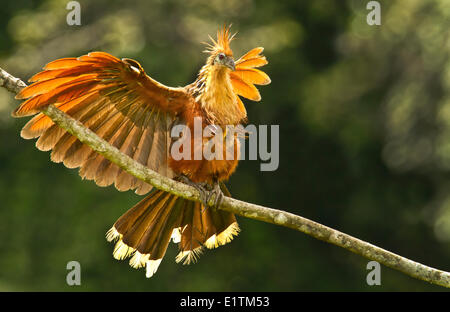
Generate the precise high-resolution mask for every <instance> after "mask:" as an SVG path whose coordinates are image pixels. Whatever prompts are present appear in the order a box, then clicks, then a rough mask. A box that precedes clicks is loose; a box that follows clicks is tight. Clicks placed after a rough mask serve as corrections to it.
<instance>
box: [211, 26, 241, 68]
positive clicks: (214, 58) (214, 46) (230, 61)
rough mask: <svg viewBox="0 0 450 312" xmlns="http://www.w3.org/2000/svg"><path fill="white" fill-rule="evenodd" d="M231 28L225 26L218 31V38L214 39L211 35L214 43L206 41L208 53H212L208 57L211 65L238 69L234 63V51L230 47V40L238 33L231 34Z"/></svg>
mask: <svg viewBox="0 0 450 312" xmlns="http://www.w3.org/2000/svg"><path fill="white" fill-rule="evenodd" d="M230 28H231V25H230V26H229V27H226V26H223V28H222V29H219V30H218V31H217V40H214V39H213V38H211V36H210V37H209V38H210V39H211V41H212V43H206V45H207V49H206V50H205V52H206V53H208V54H210V57H209V58H208V62H207V63H208V65H211V66H220V67H221V68H224V69H230V70H232V71H234V70H235V69H236V65H235V63H234V58H233V51H232V50H231V48H230V42H231V40H233V38H234V36H235V35H236V34H233V35H231V34H230Z"/></svg>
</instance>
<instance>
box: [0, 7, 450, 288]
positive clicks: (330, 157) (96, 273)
mask: <svg viewBox="0 0 450 312" xmlns="http://www.w3.org/2000/svg"><path fill="white" fill-rule="evenodd" d="M79 2H80V4H81V23H82V25H81V26H68V25H67V23H66V15H67V13H68V11H67V10H66V5H67V3H68V1H65V0H41V1H29V0H14V1H4V2H3V3H2V5H1V7H0V67H3V68H4V69H5V70H7V71H8V72H10V73H11V74H13V75H15V76H17V77H21V78H22V79H24V80H26V79H28V78H29V77H30V76H31V75H32V74H34V73H36V72H37V71H39V70H40V69H41V68H42V67H43V66H44V65H45V64H46V63H47V62H49V61H51V60H54V59H56V58H61V57H67V56H79V55H82V54H84V53H86V52H89V51H93V50H102V51H107V52H110V53H112V54H113V55H116V56H119V57H129V58H134V59H136V60H138V61H139V62H140V63H141V64H142V65H143V67H144V68H145V69H146V71H147V73H148V74H149V75H150V76H152V77H153V78H155V79H157V80H158V81H161V82H162V83H164V84H167V85H171V86H179V85H185V84H188V83H190V82H192V81H193V80H194V79H195V77H196V74H197V72H198V70H199V69H200V67H201V66H202V65H203V64H204V62H205V59H206V55H205V54H204V53H201V51H203V50H204V46H203V45H202V44H201V42H202V41H207V40H208V34H215V31H216V29H217V27H218V26H219V25H223V24H224V23H233V30H235V31H238V32H239V33H238V36H237V39H236V40H235V41H233V45H232V48H233V49H234V53H235V55H236V56H238V55H241V54H242V53H245V52H246V51H247V50H249V49H251V48H253V47H255V46H264V47H265V52H264V53H265V55H266V56H267V58H268V60H269V62H270V63H269V65H267V66H266V67H265V71H266V72H267V73H268V74H269V75H270V77H271V78H272V84H270V85H269V86H264V87H262V88H260V90H261V94H262V99H263V100H262V101H261V102H259V103H254V102H249V101H247V102H245V103H246V105H247V109H248V116H249V120H250V122H251V123H253V124H256V125H258V124H268V125H269V124H279V125H280V166H279V169H278V170H277V171H275V172H260V171H259V163H258V162H257V161H242V162H241V163H240V165H239V168H238V171H237V172H236V173H235V174H234V176H233V177H232V179H231V180H230V183H229V184H228V185H229V188H230V190H231V192H232V194H233V196H234V197H236V198H238V199H241V200H245V201H249V202H252V203H257V204H262V205H265V206H269V207H273V208H278V209H283V210H286V211H289V212H293V213H295V214H299V215H301V216H304V217H307V218H310V219H312V220H315V221H317V222H320V223H323V224H325V225H328V226H331V227H333V228H336V229H338V230H340V231H343V232H345V233H348V234H351V235H353V236H356V237H358V238H360V239H363V240H366V241H368V242H371V243H373V244H375V245H378V246H380V247H383V248H386V249H388V250H390V251H393V252H396V253H398V254H400V255H403V256H405V257H408V258H410V259H413V260H415V261H418V262H421V263H424V264H427V265H430V266H433V267H437V268H440V269H443V270H447V271H449V270H450V193H449V191H450V59H449V50H450V35H449V34H450V33H449V31H448V29H449V26H450V2H449V1H447V0H435V1H432V0H428V1H424V0H414V1H413V0H408V1H395V2H392V1H379V2H380V3H381V9H382V17H381V18H382V19H381V23H382V24H381V26H369V25H368V24H367V23H366V15H367V14H368V13H369V11H368V10H367V9H366V4H367V2H368V1H362V0H358V1H356V0H355V1H352V0H348V1H342V0H339V1H338V0H336V1H331V0H314V1H313V0H309V1H299V0H289V1H282V2H281V1H257V0H226V1H224V0H208V1H200V0H194V1H163V0H160V1H148V0H133V1H126V2H125V1H111V0H99V1H79ZM18 104H19V102H18V101H16V100H14V98H13V95H12V94H11V93H8V92H7V91H6V90H4V89H0V139H1V141H0V142H1V144H0V198H1V201H0V291H31V290H34V291H80V290H83V291H380V290H381V291H439V290H443V289H442V288H440V287H437V286H433V285H430V284H427V283H425V282H421V281H417V280H414V279H412V278H410V277H408V276H405V275H403V274H401V273H399V272H397V271H393V270H391V269H388V268H386V267H382V272H381V286H368V285H367V284H366V275H367V273H368V271H367V270H366V264H367V262H368V260H367V259H365V258H362V257H360V256H357V255H354V254H352V253H350V252H348V251H346V250H343V249H341V248H338V247H335V246H333V245H329V244H326V243H323V242H321V241H318V240H315V239H312V238H311V237H309V236H306V235H304V234H302V233H299V232H295V231H292V230H289V229H285V228H282V227H279V226H274V225H270V224H266V223H262V222H257V221H253V220H249V219H244V218H239V222H240V225H241V228H242V232H241V234H240V235H239V237H238V238H237V239H235V240H234V241H233V242H232V243H231V244H228V245H226V246H224V247H221V248H219V249H216V250H213V251H207V252H205V253H204V254H203V256H202V257H201V258H200V261H199V262H198V263H197V264H195V265H190V266H183V265H180V264H176V263H175V261H174V257H175V255H176V253H177V248H176V246H175V245H173V244H172V245H171V246H169V250H168V253H167V255H166V257H165V259H164V261H163V262H162V263H161V266H160V268H159V270H158V273H157V274H156V275H155V276H154V277H153V278H151V279H146V278H145V272H144V270H142V269H141V270H135V269H132V268H131V267H130V266H129V265H128V263H127V262H126V261H122V262H120V261H116V260H114V259H113V258H112V256H111V253H112V249H113V245H112V244H109V243H107V242H106V240H105V238H104V236H105V232H106V231H107V230H108V229H109V228H110V227H111V225H112V224H113V223H114V222H115V220H116V219H117V218H118V217H119V216H120V215H121V214H122V213H124V212H125V211H126V210H127V209H128V208H130V207H131V206H133V205H134V204H135V203H137V202H138V201H139V200H140V197H139V196H137V195H135V194H134V193H132V192H126V193H121V192H118V191H116V190H115V189H114V188H113V187H108V188H99V187H97V186H96V185H95V184H94V183H93V182H91V181H82V180H81V179H80V177H79V176H78V174H77V170H73V169H72V170H70V169H67V168H65V167H64V166H63V165H62V164H54V163H52V162H50V160H49V153H43V152H40V151H38V150H37V149H36V148H35V147H34V142H33V141H25V140H23V139H22V138H20V135H19V132H20V128H21V127H22V126H23V125H24V124H25V122H26V121H27V120H26V119H19V120H17V119H13V118H11V117H10V112H11V111H12V110H13V109H14V107H16V106H17V105H18ZM72 260H75V261H78V262H80V264H81V286H72V287H70V286H68V285H67V284H66V274H67V273H68V271H67V270H66V264H67V262H69V261H72Z"/></svg>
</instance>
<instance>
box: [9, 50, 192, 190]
mask: <svg viewBox="0 0 450 312" xmlns="http://www.w3.org/2000/svg"><path fill="white" fill-rule="evenodd" d="M30 81H31V82H34V83H33V84H31V85H30V86H28V87H26V88H25V89H23V90H22V91H21V92H20V93H19V94H18V95H17V96H16V98H17V99H28V100H27V101H25V102H23V103H22V104H21V105H20V106H19V107H18V108H17V109H16V110H14V112H13V113H12V115H13V116H14V117H23V116H29V115H34V114H37V115H36V116H35V117H33V118H32V119H31V120H30V121H29V122H28V123H27V124H26V125H25V126H24V128H23V129H22V132H21V135H22V137H23V138H25V139H32V138H37V137H39V139H38V140H37V142H36V146H37V148H38V149H40V150H42V151H48V150H52V153H51V159H52V161H54V162H63V163H64V165H65V166H67V167H69V168H77V167H80V171H79V173H80V176H81V177H82V178H86V179H89V180H94V181H95V182H96V183H97V184H98V185H99V186H108V185H111V184H114V185H115V187H116V188H117V189H118V190H120V191H125V190H129V189H135V190H136V193H137V194H145V193H147V192H148V191H150V190H151V188H152V186H151V185H149V184H146V183H145V182H142V181H140V180H138V179H136V178H135V177H133V176H131V175H130V174H128V173H127V172H125V171H123V170H122V169H120V168H119V167H118V166H116V165H115V164H113V163H111V162H110V161H109V160H107V159H105V158H104V157H103V156H101V155H100V154H97V153H96V152H94V151H93V150H92V149H91V148H90V147H88V146H86V145H84V144H82V143H81V142H80V141H79V140H78V139H77V138H75V137H74V136H72V135H71V134H70V133H68V132H66V131H65V130H64V129H62V128H60V127H58V126H57V125H56V124H54V123H53V122H52V120H51V119H50V118H49V117H47V116H45V115H44V114H42V113H40V109H42V108H44V107H46V106H48V105H50V104H54V105H55V106H56V107H57V108H58V109H60V110H62V111H63V112H65V113H66V114H68V115H70V116H71V117H73V118H75V119H77V120H79V121H80V122H82V123H83V124H84V125H85V126H86V127H88V128H89V129H91V130H92V131H94V132H95V133H96V134H97V135H98V136H100V137H101V138H103V139H104V140H106V141H107V142H109V143H110V144H111V145H113V146H115V147H117V148H118V149H119V150H120V151H122V152H123V153H125V154H127V155H128V156H130V157H131V158H133V159H134V160H136V161H138V162H140V163H141V164H143V165H146V166H147V167H149V168H151V169H153V170H155V171H157V172H159V173H160V174H163V175H166V176H169V177H172V176H173V172H172V171H171V170H170V168H169V167H168V148H169V146H170V125H171V124H172V122H173V120H174V118H175V116H176V115H177V114H178V113H180V112H182V111H183V110H184V109H187V108H189V107H190V106H191V105H193V100H192V98H191V97H190V96H189V95H188V94H187V93H186V92H185V91H184V89H183V88H170V87H167V86H164V85H162V84H160V83H158V82H157V81H155V80H153V79H152V78H150V77H149V76H147V75H146V74H145V72H144V70H143V69H142V67H141V66H140V65H139V63H138V62H136V61H134V60H131V59H122V60H120V59H118V58H116V57H114V56H112V55H110V54H108V53H104V52H92V53H89V54H88V55H84V56H81V57H79V58H64V59H59V60H56V61H53V62H51V63H49V64H47V65H46V66H45V67H44V71H42V72H40V73H38V74H36V75H35V76H33V77H32V78H31V79H30Z"/></svg>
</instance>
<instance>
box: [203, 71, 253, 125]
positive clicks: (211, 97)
mask: <svg viewBox="0 0 450 312" xmlns="http://www.w3.org/2000/svg"><path fill="white" fill-rule="evenodd" d="M229 73H230V69H228V68H226V67H219V66H213V65H206V66H204V67H203V68H202V70H201V71H200V74H199V77H198V79H197V81H198V82H199V83H197V86H198V89H197V91H198V92H197V96H196V101H197V102H198V103H199V104H200V105H201V107H202V109H203V110H204V111H205V113H206V114H207V117H208V118H209V119H210V122H211V123H214V124H218V125H236V124H238V123H240V122H241V121H242V120H243V119H245V118H246V113H245V112H243V111H242V109H241V108H240V107H239V103H238V101H239V100H238V98H237V95H236V94H235V93H234V91H233V85H232V84H231V80H230V77H229Z"/></svg>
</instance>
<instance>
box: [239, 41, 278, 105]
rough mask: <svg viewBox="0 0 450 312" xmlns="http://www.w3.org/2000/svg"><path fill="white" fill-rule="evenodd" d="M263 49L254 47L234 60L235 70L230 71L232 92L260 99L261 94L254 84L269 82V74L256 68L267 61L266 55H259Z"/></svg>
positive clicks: (252, 98)
mask: <svg viewBox="0 0 450 312" xmlns="http://www.w3.org/2000/svg"><path fill="white" fill-rule="evenodd" d="M263 50H264V48H262V47H259V48H254V49H252V50H250V51H249V52H247V53H246V54H244V55H243V56H242V57H241V58H240V59H238V60H237V61H236V69H235V71H232V72H231V73H230V78H231V83H232V85H233V88H234V92H235V93H236V94H238V95H240V96H242V97H245V98H247V99H249V100H253V101H259V100H261V95H260V94H259V91H258V89H257V88H256V87H255V84H256V85H266V84H269V83H270V78H269V76H268V75H267V74H266V73H265V72H263V71H261V70H259V69H257V68H256V67H261V66H264V65H266V64H267V63H268V62H267V59H266V57H265V56H263V55H261V53H262V51H263Z"/></svg>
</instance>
